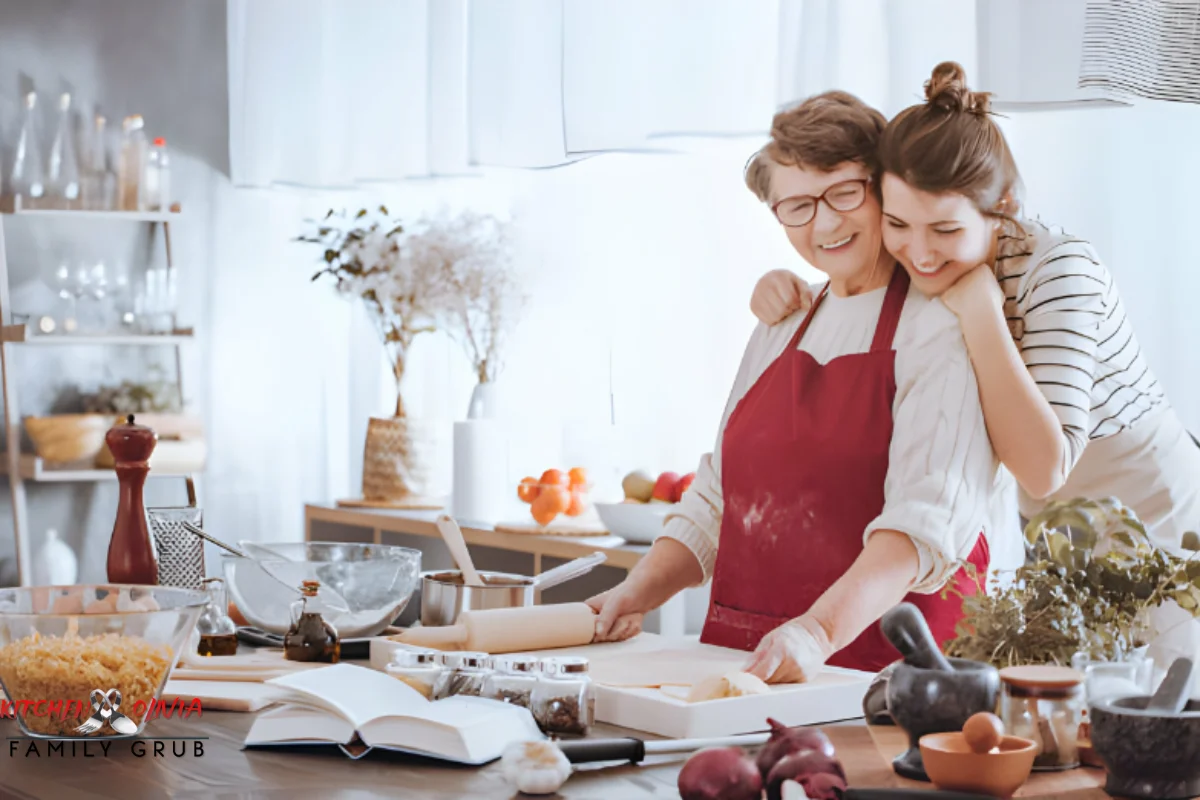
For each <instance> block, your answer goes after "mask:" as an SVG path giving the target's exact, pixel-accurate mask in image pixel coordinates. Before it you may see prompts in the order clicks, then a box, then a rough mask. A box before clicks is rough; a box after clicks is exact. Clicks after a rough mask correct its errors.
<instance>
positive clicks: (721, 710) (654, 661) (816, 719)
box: [371, 633, 875, 739]
mask: <svg viewBox="0 0 1200 800" xmlns="http://www.w3.org/2000/svg"><path fill="white" fill-rule="evenodd" d="M403 647H404V646H403V645H400V643H398V642H393V641H391V640H389V639H375V640H373V641H372V642H371V666H373V667H375V668H376V669H382V668H383V667H384V666H386V664H387V662H388V661H389V660H390V658H391V657H390V654H391V652H393V651H394V650H395V649H400V648H403ZM527 655H533V656H537V657H540V658H553V657H555V656H583V657H585V658H587V659H588V660H589V661H590V662H591V664H590V670H589V671H590V673H591V675H592V681H593V683H594V684H595V691H596V720H597V721H599V722H607V723H609V724H611V725H619V726H621V727H624V728H631V729H633V730H638V731H645V732H647V733H653V734H657V735H659V736H666V737H670V738H676V739H680V738H683V739H690V738H700V737H714V736H732V735H735V734H741V733H753V732H756V731H765V730H767V729H768V728H769V726H768V724H767V717H771V718H772V719H776V720H779V721H780V722H782V723H783V724H785V725H789V726H793V725H823V724H825V723H829V722H836V721H839V720H845V719H855V718H857V717H861V716H862V715H863V712H862V699H863V696H864V695H865V694H866V693H867V687H868V686H869V685H870V683H871V680H872V679H873V678H874V677H875V674H874V673H871V672H859V671H857V670H848V669H840V668H838V667H826V668H825V669H823V670H822V671H821V674H820V675H819V676H818V677H817V679H816V680H815V681H813V682H810V683H804V684H785V685H780V686H773V687H772V690H771V692H770V694H763V695H748V696H743V697H730V698H725V699H723V700H710V701H708V702H704V703H688V702H686V701H685V700H684V699H683V696H684V695H685V694H686V688H684V687H687V686H689V685H691V684H693V683H696V682H698V681H700V680H702V679H703V678H705V677H708V676H711V675H714V674H716V675H720V674H724V673H726V672H734V671H738V670H740V669H741V668H742V667H743V666H744V665H745V664H746V661H747V659H748V658H749V655H750V654H749V653H746V652H743V651H741V650H731V649H729V648H725V647H714V646H712V645H706V644H701V643H700V641H699V637H696V636H686V637H662V636H657V635H655V634H652V633H642V634H639V635H638V636H636V637H634V638H633V639H630V640H628V641H625V642H613V643H606V644H592V645H584V646H582V647H566V648H561V649H557V650H537V651H532V652H530V653H528V654H527ZM639 684H640V685H639ZM649 685H661V686H663V687H665V688H647V687H648V686H649Z"/></svg>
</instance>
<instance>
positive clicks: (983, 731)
mask: <svg viewBox="0 0 1200 800" xmlns="http://www.w3.org/2000/svg"><path fill="white" fill-rule="evenodd" d="M962 734H963V739H965V740H966V742H967V747H969V748H971V749H972V750H973V751H975V752H976V753H986V752H988V751H989V750H991V749H992V748H993V747H996V746H998V745H999V744H1000V739H1001V738H1002V737H1003V736H1004V723H1003V722H1001V721H1000V718H999V717H997V716H996V715H995V714H991V713H989V712H987V711H980V712H979V713H978V714H974V715H972V716H971V718H970V719H968V720H967V723H966V724H965V725H963V729H962Z"/></svg>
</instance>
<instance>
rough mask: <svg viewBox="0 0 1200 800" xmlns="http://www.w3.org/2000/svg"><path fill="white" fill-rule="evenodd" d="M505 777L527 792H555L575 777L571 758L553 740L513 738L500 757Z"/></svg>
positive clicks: (519, 789) (518, 788)
mask: <svg viewBox="0 0 1200 800" xmlns="http://www.w3.org/2000/svg"><path fill="white" fill-rule="evenodd" d="M500 767H501V769H502V770H503V771H504V779H505V780H507V781H508V782H509V783H511V784H513V785H514V786H516V787H517V791H519V792H524V793H525V794H554V793H555V792H557V791H558V789H559V787H561V786H562V785H563V784H564V783H566V782H567V778H569V777H571V762H570V761H567V757H566V756H564V755H563V752H562V751H561V750H559V749H558V747H557V746H556V745H555V744H554V743H553V742H547V741H533V742H513V743H512V744H510V745H509V746H508V747H506V748H505V749H504V754H503V755H502V756H501V757H500Z"/></svg>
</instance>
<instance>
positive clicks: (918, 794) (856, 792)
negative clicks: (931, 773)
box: [846, 789, 997, 800]
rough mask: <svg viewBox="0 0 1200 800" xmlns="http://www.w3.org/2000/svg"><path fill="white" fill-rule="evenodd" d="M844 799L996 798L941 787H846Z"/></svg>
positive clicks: (985, 799)
mask: <svg viewBox="0 0 1200 800" xmlns="http://www.w3.org/2000/svg"><path fill="white" fill-rule="evenodd" d="M846 800H997V799H996V798H995V797H993V796H992V795H990V794H973V793H971V792H944V791H942V790H941V789H847V790H846Z"/></svg>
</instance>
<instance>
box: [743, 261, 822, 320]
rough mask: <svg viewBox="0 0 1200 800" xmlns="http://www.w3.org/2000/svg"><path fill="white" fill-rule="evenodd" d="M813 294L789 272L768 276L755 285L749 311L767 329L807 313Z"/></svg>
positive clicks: (777, 271)
mask: <svg viewBox="0 0 1200 800" xmlns="http://www.w3.org/2000/svg"><path fill="white" fill-rule="evenodd" d="M812 303H813V291H812V289H811V288H809V285H808V284H807V283H805V282H804V281H803V280H802V279H801V278H800V276H799V275H795V274H794V273H791V272H789V271H788V270H786V269H776V270H772V271H771V272H768V273H767V274H766V275H763V276H762V277H761V278H759V279H758V283H756V284H754V292H753V294H751V295H750V310H751V311H752V312H754V316H756V317H758V318H759V320H760V321H762V322H763V323H765V324H767V325H775V324H777V323H779V322H782V321H783V320H785V319H787V317H789V316H790V315H791V314H793V313H795V312H797V311H807V310H808V309H809V307H810V306H812Z"/></svg>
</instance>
